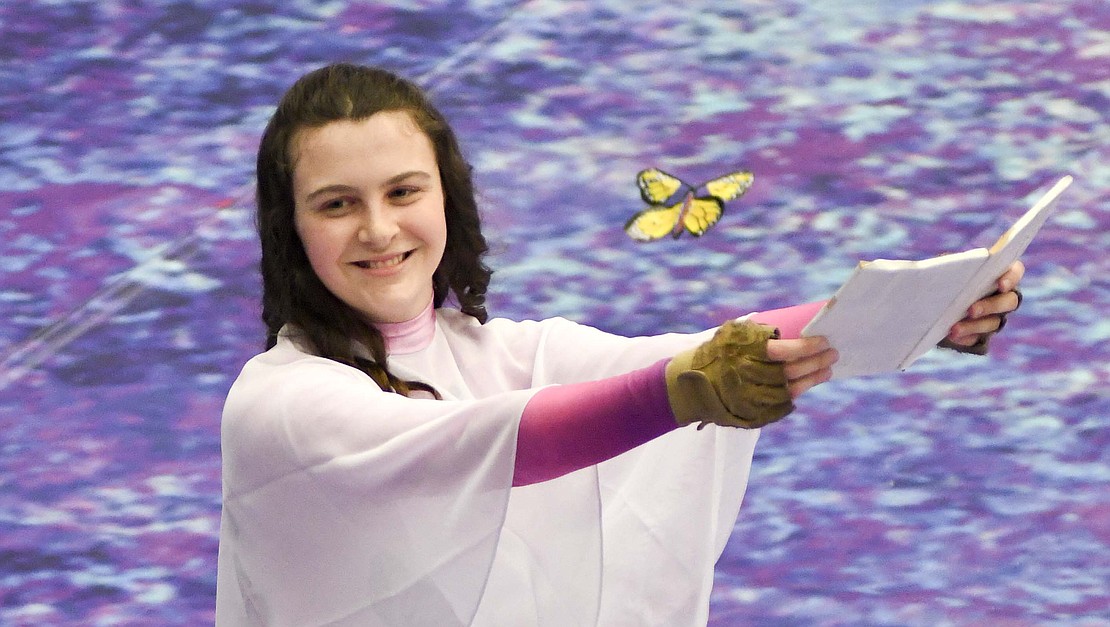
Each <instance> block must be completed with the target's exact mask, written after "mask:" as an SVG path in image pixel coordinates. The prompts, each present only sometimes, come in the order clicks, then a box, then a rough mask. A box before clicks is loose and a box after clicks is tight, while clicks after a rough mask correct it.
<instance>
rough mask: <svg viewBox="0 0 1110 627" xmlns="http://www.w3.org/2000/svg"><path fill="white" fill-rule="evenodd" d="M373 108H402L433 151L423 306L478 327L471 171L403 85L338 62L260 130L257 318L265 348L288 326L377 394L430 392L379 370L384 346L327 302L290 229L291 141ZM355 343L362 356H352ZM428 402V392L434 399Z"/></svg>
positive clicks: (481, 316) (445, 129)
mask: <svg viewBox="0 0 1110 627" xmlns="http://www.w3.org/2000/svg"><path fill="white" fill-rule="evenodd" d="M382 111H405V112H407V113H408V114H409V115H410V116H411V117H412V120H413V122H415V123H416V125H417V127H418V128H420V130H421V131H423V132H424V134H425V135H427V136H428V138H429V139H430V140H431V142H432V146H433V147H434V149H435V156H436V161H437V164H438V165H439V171H440V179H441V183H442V185H443V192H444V204H445V207H444V212H445V215H446V221H447V245H446V249H445V250H444V253H443V259H442V260H441V261H440V263H439V267H438V268H437V269H436V271H435V274H434V275H433V277H432V283H433V293H434V298H433V304H434V306H435V307H437V308H438V307H440V306H442V305H443V304H444V302H445V301H446V300H447V297H448V296H449V295H454V298H455V300H456V301H457V303H458V305H459V309H461V310H462V311H463V313H466V314H468V315H470V316H473V317H475V318H477V319H478V321H479V322H483V323H484V322H485V321H486V318H487V314H486V308H485V300H486V288H487V287H488V286H489V280H490V275H491V274H492V271H491V270H490V269H489V267H487V266H486V265H485V263H483V261H482V256H483V255H485V254H486V252H487V251H488V250H489V247H488V245H487V244H486V240H485V237H484V236H483V235H482V230H481V222H480V219H479V215H478V207H477V203H476V201H475V198H474V186H473V183H472V182H471V178H470V172H471V168H470V166H469V165H468V164H467V162H466V160H465V159H464V158H463V156H462V151H461V150H460V148H459V144H458V140H457V139H456V138H455V133H454V132H453V131H452V130H451V127H450V126H449V125H448V123H447V120H446V119H445V118H444V117H443V115H442V114H440V112H439V111H438V110H437V109H436V108H435V107H434V106H433V105H432V104H431V102H430V101H429V100H428V98H427V97H426V96H425V95H424V93H423V92H422V91H421V90H420V88H419V87H417V86H416V85H415V84H413V83H412V82H410V81H407V80H405V79H403V78H400V77H398V76H397V75H395V74H392V73H390V72H387V71H385V70H381V69H377V68H371V67H365V66H359V65H351V64H346V63H341V64H335V65H329V66H327V67H323V68H320V69H318V70H315V71H313V72H309V73H308V74H306V75H304V76H303V77H301V78H300V79H299V80H297V82H296V83H294V84H293V86H292V87H290V88H289V91H287V92H286V93H285V95H284V96H283V97H282V99H281V102H280V103H279V104H278V107H277V111H275V112H274V115H273V117H272V118H270V122H269V124H267V125H266V131H265V133H264V134H263V135H262V142H261V145H260V146H259V149H258V166H257V175H258V200H257V203H258V215H257V221H258V235H259V239H260V240H261V244H262V261H261V264H260V266H261V270H262V320H263V322H264V323H265V324H266V347H267V348H270V347H272V346H274V344H275V343H276V342H277V334H278V331H279V330H280V329H281V328H282V327H283V326H284V325H286V324H291V325H293V326H295V327H296V329H297V330H298V332H299V334H301V336H302V337H303V338H304V339H306V340H308V342H309V343H310V344H311V346H312V348H313V349H314V350H315V351H316V353H317V354H318V355H320V356H321V357H326V358H328V359H333V360H335V361H338V362H340V363H343V364H346V365H348V366H352V367H355V368H357V369H359V370H361V371H363V372H365V373H366V374H368V375H369V376H370V377H372V378H373V379H374V381H375V382H377V384H378V385H379V386H380V387H381V388H382V389H383V390H386V391H394V392H398V393H400V394H408V393H409V391H411V390H412V389H423V390H428V391H431V392H433V393H435V390H433V389H432V388H431V387H430V386H428V385H426V384H423V383H419V382H413V381H402V380H400V379H398V378H397V377H395V376H394V375H393V374H392V373H391V372H390V371H389V368H388V366H387V364H386V351H385V340H384V339H383V338H382V335H381V333H380V332H379V331H378V330H377V329H376V328H374V326H373V325H371V324H368V323H367V322H365V321H364V320H363V319H362V318H361V317H360V316H359V315H358V313H356V312H355V311H354V310H353V309H352V308H351V307H349V306H347V305H346V304H345V303H344V302H343V301H341V300H339V298H337V297H336V296H335V295H333V294H332V293H331V292H330V291H328V289H327V288H326V287H324V284H323V283H322V282H321V281H320V279H319V278H318V277H317V276H316V273H315V272H314V271H313V270H312V267H311V265H309V261H308V256H307V255H306V254H305V251H304V245H303V244H302V242H301V240H300V237H299V236H298V235H297V232H296V229H295V228H294V223H293V210H294V200H293V161H292V155H290V152H289V151H290V146H291V143H292V140H293V139H294V137H295V136H296V134H297V132H298V131H301V130H304V129H307V128H319V127H322V126H324V125H326V124H328V123H329V122H335V121H339V120H356V121H357V120H364V119H366V118H369V117H370V116H372V115H374V114H375V113H380V112H382ZM356 343H357V344H361V345H363V346H365V347H366V349H367V350H368V351H369V352H370V356H371V359H365V358H362V357H360V356H358V355H357V354H356V352H355V346H356ZM436 396H437V397H438V394H436Z"/></svg>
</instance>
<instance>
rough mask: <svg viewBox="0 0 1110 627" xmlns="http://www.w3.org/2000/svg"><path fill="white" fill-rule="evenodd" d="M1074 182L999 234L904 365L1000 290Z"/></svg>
mask: <svg viewBox="0 0 1110 627" xmlns="http://www.w3.org/2000/svg"><path fill="white" fill-rule="evenodd" d="M1071 182H1072V177H1070V176H1065V177H1064V178H1062V179H1060V180H1059V181H1058V182H1057V183H1056V185H1054V186H1053V187H1052V189H1050V190H1048V192H1046V193H1045V194H1044V195H1043V196H1041V198H1040V199H1039V200H1038V201H1037V202H1036V203H1034V205H1033V207H1032V208H1030V209H1029V211H1026V212H1025V214H1024V215H1022V216H1021V217H1020V218H1018V220H1017V222H1015V223H1014V225H1013V226H1011V227H1010V228H1009V229H1007V230H1006V232H1005V233H1003V234H1002V236H1001V237H999V238H998V240H997V241H996V242H995V243H994V245H993V246H991V248H990V256H989V257H988V258H987V260H986V262H985V263H984V264H983V267H982V268H980V269H979V272H978V273H976V275H975V276H974V277H972V278H971V280H970V281H968V283H967V285H966V286H965V287H964V289H963V290H961V291H960V293H959V294H958V295H956V296H955V297H954V298H953V300H952V304H951V306H950V307H949V308H948V309H947V310H946V311H945V312H944V314H943V315H941V316H940V317H939V318H938V319H937V321H936V322H935V323H934V324H933V326H932V327H931V328H930V329H929V332H928V333H926V334H925V335H924V337H922V338H921V340H920V341H919V343H918V345H917V346H915V347H914V350H913V351H912V352H911V353H910V354H909V355H908V356H907V357H906V360H905V363H904V364H903V365H902V367H903V368H906V367H908V366H909V365H910V363H911V362H913V361H914V360H915V359H917V358H918V357H920V356H922V355H924V354H925V353H927V352H929V350H931V349H932V348H933V347H934V346H936V345H937V342H939V341H941V340H942V339H944V336H946V335H948V330H949V329H951V328H952V325H953V324H956V323H957V322H959V321H960V320H963V318H964V316H966V315H967V310H968V308H970V307H971V305H972V303H974V302H975V301H977V300H979V299H980V298H983V297H984V296H987V295H988V294H992V293H994V292H995V291H997V289H998V286H997V285H996V281H998V277H1000V276H1002V274H1003V273H1004V272H1006V269H1007V268H1009V267H1010V264H1012V263H1014V262H1015V261H1017V259H1018V258H1019V257H1021V255H1022V254H1023V253H1024V252H1025V249H1026V248H1028V247H1029V243H1030V242H1032V241H1033V238H1034V237H1035V236H1036V235H1037V233H1038V232H1039V231H1040V230H1041V227H1042V226H1043V225H1044V223H1045V220H1047V219H1048V216H1049V208H1050V207H1051V206H1052V203H1053V202H1054V201H1055V200H1056V198H1057V197H1058V196H1059V195H1060V193H1061V192H1063V191H1064V190H1065V189H1067V187H1068V185H1071Z"/></svg>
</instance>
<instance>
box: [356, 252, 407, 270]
mask: <svg viewBox="0 0 1110 627" xmlns="http://www.w3.org/2000/svg"><path fill="white" fill-rule="evenodd" d="M411 254H412V251H411V250H410V251H408V252H405V253H401V254H399V255H396V256H394V257H390V258H388V259H365V260H363V261H355V262H352V263H354V265H356V266H358V267H360V268H363V269H366V270H380V269H382V268H392V267H393V266H396V265H398V264H400V263H401V262H402V261H404V260H406V259H408V258H409V255H411Z"/></svg>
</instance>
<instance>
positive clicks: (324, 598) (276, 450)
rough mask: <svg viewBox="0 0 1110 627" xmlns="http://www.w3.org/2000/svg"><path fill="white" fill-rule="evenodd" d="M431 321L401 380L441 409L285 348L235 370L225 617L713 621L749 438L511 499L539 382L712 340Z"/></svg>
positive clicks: (701, 435)
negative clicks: (524, 416)
mask: <svg viewBox="0 0 1110 627" xmlns="http://www.w3.org/2000/svg"><path fill="white" fill-rule="evenodd" d="M436 314H437V315H436V331H435V336H434V338H433V339H432V341H431V344H430V345H429V346H427V347H426V348H424V349H422V350H420V351H418V352H415V353H412V354H404V355H392V356H391V357H390V368H391V369H392V370H393V371H394V372H395V373H396V374H397V375H398V376H399V377H401V378H403V379H409V380H419V381H423V382H425V383H429V384H431V385H433V386H434V387H435V388H436V389H437V390H438V391H439V392H440V394H442V396H443V399H444V400H432V399H423V398H406V397H403V396H400V395H398V394H391V393H385V392H382V391H381V390H380V389H379V388H378V386H377V385H376V384H375V383H374V382H373V381H372V380H371V379H370V378H369V377H367V376H366V375H364V374H362V373H361V372H358V371H357V370H354V369H352V368H348V367H346V366H343V365H341V364H338V363H336V362H333V361H330V360H327V359H323V358H320V357H316V356H313V355H311V354H308V353H306V352H303V351H302V350H300V349H299V348H298V346H297V345H296V344H295V343H294V342H293V341H291V340H290V339H289V338H288V337H284V336H283V337H281V338H280V339H279V341H278V344H277V346H275V347H274V348H273V349H271V350H270V351H267V352H266V353H264V354H262V355H259V356H257V357H255V358H254V359H252V360H250V362H248V363H247V364H246V366H245V367H244V368H243V371H242V373H241V374H240V376H239V378H238V379H237V380H236V382H235V384H234V386H233V387H232V389H231V391H230V393H229V394H228V398H227V403H226V405H225V408H224V416H223V427H222V446H223V464H224V465H223V484H224V490H223V499H224V500H223V517H222V521H221V527H220V553H219V565H218V568H219V573H218V588H217V601H216V618H217V623H218V624H219V625H221V626H223V627H231V626H235V625H254V624H264V625H297V626H306V625H358V626H372V625H406V626H407V625H434V626H437V627H442V626H450V625H476V626H487V625H506V626H519V625H528V626H531V625H553V626H559V627H563V626H570V625H605V626H618V625H629V626H637V627H638V626H643V625H667V626H680V627H681V626H685V625H691V626H693V625H705V624H706V622H707V620H708V611H709V593H710V591H711V589H712V586H713V567H714V564H715V562H716V561H717V558H718V557H719V556H720V554H721V552H722V551H723V550H724V546H725V542H726V541H727V540H728V537H729V534H730V532H731V531H732V527H733V524H734V522H735V520H736V516H737V513H738V511H739V508H740V501H741V499H742V498H743V494H744V489H745V487H746V485H747V480H748V471H749V468H750V465H751V456H752V451H753V448H754V446H755V441H756V439H757V437H758V432H757V431H743V430H737V429H724V428H716V427H713V426H708V427H706V428H704V429H702V430H700V431H699V430H696V429H695V428H693V427H686V428H682V429H678V430H676V431H673V432H671V433H668V434H666V435H664V436H662V437H660V438H657V439H656V440H653V441H651V442H649V443H647V444H645V445H643V446H640V447H638V448H636V449H633V450H632V451H629V452H627V453H624V454H623V455H620V456H618V457H616V458H614V459H612V460H609V461H607V462H603V463H601V464H599V465H597V466H592V467H589V468H585V469H582V470H579V471H577V472H574V473H571V474H569V475H566V476H563V477H560V478H558V479H554V480H552V481H547V482H544V483H539V484H535V485H531V486H526V487H517V488H513V487H511V486H512V478H513V464H514V456H515V451H516V436H517V427H518V424H519V420H520V416H521V412H522V411H523V409H524V406H525V404H526V403H527V402H528V400H529V399H530V398H531V397H532V395H533V394H534V393H535V392H536V390H538V389H539V388H540V387H543V386H546V385H551V384H559V383H574V382H578V381H587V380H593V379H599V378H603V377H606V376H610V375H615V374H620V373H624V372H628V371H630V370H633V369H635V368H640V367H644V366H647V365H650V364H652V363H654V362H656V361H658V360H659V359H663V358H666V357H669V356H671V355H673V354H675V353H677V352H679V351H681V350H684V349H686V348H689V347H692V346H696V345H697V344H698V343H700V342H702V341H704V340H705V339H707V338H708V337H709V336H710V334H711V332H705V333H701V334H695V335H680V334H668V335H661V336H655V337H642V338H622V337H618V336H614V335H610V334H606V333H603V332H601V331H598V330H596V329H592V328H589V327H586V326H582V325H577V324H574V323H571V322H568V321H566V320H563V319H558V318H555V319H551V320H546V321H542V322H511V321H507V320H491V321H489V322H488V323H487V324H485V325H479V324H478V323H477V321H476V320H474V319H473V318H471V317H469V316H465V315H463V314H461V313H459V312H457V311H454V310H449V309H440V310H437V312H436ZM629 419H630V420H632V419H635V417H634V416H630V417H629Z"/></svg>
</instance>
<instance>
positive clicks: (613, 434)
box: [513, 301, 825, 486]
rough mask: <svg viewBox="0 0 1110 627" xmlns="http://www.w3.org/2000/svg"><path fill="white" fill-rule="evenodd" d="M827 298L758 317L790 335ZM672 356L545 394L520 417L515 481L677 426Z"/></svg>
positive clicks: (549, 475)
mask: <svg viewBox="0 0 1110 627" xmlns="http://www.w3.org/2000/svg"><path fill="white" fill-rule="evenodd" d="M824 304H825V301H821V302H816V303H807V304H804V305H795V306H793V307H786V308H783V309H772V310H771V311H763V312H760V313H757V314H754V315H753V316H752V319H753V320H755V321H756V322H759V323H762V324H768V325H771V326H774V327H777V328H778V329H779V333H780V335H781V337H782V339H796V338H799V337H801V332H802V329H803V328H804V327H805V325H806V324H808V323H809V321H810V320H812V319H813V316H814V315H816V314H817V311H818V310H820V309H821V307H822V306H823V305H824ZM667 361H668V360H662V361H660V362H658V363H656V364H654V365H652V366H648V367H647V368H642V369H640V370H634V371H632V372H629V373H627V374H624V375H619V376H615V377H609V378H607V379H601V380H599V381H588V382H585V383H574V384H570V385H558V386H552V387H547V388H544V389H542V390H540V391H539V392H537V393H536V395H535V396H533V397H532V400H530V401H529V402H528V404H527V405H526V406H525V407H524V413H523V415H521V417H520V431H519V432H518V434H517V452H516V467H515V470H514V474H513V485H515V486H521V485H529V484H532V483H539V482H541V481H547V480H549V479H554V478H556V477H561V476H562V475H565V474H567V473H569V472H573V471H575V470H578V469H580V468H585V467H587V466H592V465H594V464H598V463H601V462H603V461H605V460H607V459H610V458H613V457H616V456H617V455H620V454H621V453H624V452H625V451H629V450H632V449H633V448H636V447H637V446H639V445H641V444H643V443H645V442H648V441H650V440H652V439H654V438H657V437H659V436H660V435H663V434H664V433H667V432H668V431H670V430H672V429H674V428H675V427H676V424H675V420H674V414H673V413H672V412H671V405H670V402H669V401H668V400H667V382H666V378H665V376H664V371H665V369H666V365H667Z"/></svg>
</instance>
